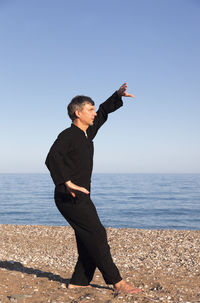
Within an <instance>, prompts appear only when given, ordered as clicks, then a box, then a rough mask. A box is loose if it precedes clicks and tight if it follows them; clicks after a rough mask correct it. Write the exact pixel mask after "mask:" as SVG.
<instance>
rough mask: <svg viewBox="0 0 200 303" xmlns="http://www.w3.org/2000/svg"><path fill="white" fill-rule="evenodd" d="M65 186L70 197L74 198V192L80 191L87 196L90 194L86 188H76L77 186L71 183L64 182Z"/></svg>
mask: <svg viewBox="0 0 200 303" xmlns="http://www.w3.org/2000/svg"><path fill="white" fill-rule="evenodd" d="M65 186H66V187H67V189H68V191H69V192H70V194H71V195H72V197H76V194H75V192H74V191H76V190H78V191H81V192H82V193H85V194H87V195H88V194H89V193H90V192H89V191H88V190H87V189H86V188H84V187H81V186H78V185H76V184H74V183H72V182H71V181H67V182H65Z"/></svg>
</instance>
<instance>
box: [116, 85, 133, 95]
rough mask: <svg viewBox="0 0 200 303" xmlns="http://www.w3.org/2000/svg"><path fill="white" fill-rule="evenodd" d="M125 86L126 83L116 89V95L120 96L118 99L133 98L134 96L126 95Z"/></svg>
mask: <svg viewBox="0 0 200 303" xmlns="http://www.w3.org/2000/svg"><path fill="white" fill-rule="evenodd" d="M127 87H128V86H127V84H126V83H124V84H123V85H122V86H121V87H120V88H119V89H118V91H117V93H118V95H119V96H120V97H131V98H134V97H135V96H134V95H132V94H128V93H127V91H126V90H127Z"/></svg>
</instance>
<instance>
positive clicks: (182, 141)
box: [0, 0, 200, 173]
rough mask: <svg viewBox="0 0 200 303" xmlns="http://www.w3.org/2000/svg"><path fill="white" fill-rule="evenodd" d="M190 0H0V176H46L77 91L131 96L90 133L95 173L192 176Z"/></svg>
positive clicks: (195, 64)
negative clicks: (121, 89)
mask: <svg viewBox="0 0 200 303" xmlns="http://www.w3.org/2000/svg"><path fill="white" fill-rule="evenodd" d="M199 16H200V1H199V0H165V1H164V0H163V1H161V0H109V1H105V0H101V1H95V0H84V1H82V0H73V1H68V0H29V1H27V0H4V1H3V0H0V102H1V111H0V112H1V114H0V133H1V136H0V138H1V149H0V172H2V173H7V172H8V173H9V172H17V173H18V172H21V173H26V172H47V170H46V167H45V165H44V161H45V157H46V154H47V152H48V150H49V148H50V146H51V145H52V143H53V141H54V140H55V139H56V137H57V135H58V133H60V132H61V131H62V130H63V129H65V128H67V127H68V126H69V125H70V123H71V122H70V120H69V118H68V117H67V112H66V107H67V104H68V102H70V100H71V99H72V97H74V96H75V95H77V94H85V95H89V96H91V97H92V98H93V99H94V100H95V102H96V107H97V108H98V105H99V104H100V103H101V102H102V101H104V100H105V99H106V98H107V97H109V96H110V95H111V94H112V93H113V92H114V91H115V90H116V89H118V88H119V86H120V85H121V84H122V83H124V82H127V83H128V91H129V92H130V93H133V94H134V95H135V99H134V100H132V99H130V98H129V99H124V106H123V107H122V108H121V109H119V110H118V111H117V112H115V113H113V114H111V115H110V117H109V120H108V122H107V123H106V124H105V125H104V126H103V127H102V129H101V130H100V132H99V135H98V136H97V137H96V139H95V158H94V160H95V165H94V172H129V173H200V135H199V132H200V97H199V91H200V88H199V87H200V17H199Z"/></svg>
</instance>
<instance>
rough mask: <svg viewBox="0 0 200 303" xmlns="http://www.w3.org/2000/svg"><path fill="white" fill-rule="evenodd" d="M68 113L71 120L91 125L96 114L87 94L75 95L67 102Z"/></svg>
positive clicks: (92, 102)
mask: <svg viewBox="0 0 200 303" xmlns="http://www.w3.org/2000/svg"><path fill="white" fill-rule="evenodd" d="M67 110H68V115H69V117H70V119H71V120H72V122H74V121H75V120H77V119H78V120H80V122H81V123H83V124H86V125H88V126H89V125H92V124H93V121H94V118H95V116H96V112H95V106H94V101H93V100H92V99H91V98H90V97H87V96H76V97H74V98H73V99H72V100H71V102H70V103H69V105H68V107H67Z"/></svg>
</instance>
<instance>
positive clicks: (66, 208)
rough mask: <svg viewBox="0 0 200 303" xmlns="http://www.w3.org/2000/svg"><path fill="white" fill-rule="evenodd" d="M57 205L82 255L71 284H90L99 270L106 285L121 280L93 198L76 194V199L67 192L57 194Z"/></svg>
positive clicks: (79, 257)
mask: <svg viewBox="0 0 200 303" xmlns="http://www.w3.org/2000/svg"><path fill="white" fill-rule="evenodd" d="M55 203H56V206H57V208H58V210H59V211H60V212H61V214H62V215H63V216H64V218H65V219H66V220H67V221H68V222H69V224H70V225H71V226H72V228H73V229H74V231H75V236H76V242H77V249H78V255H79V256H78V261H77V263H76V266H75V269H74V273H73V275H72V278H71V282H70V283H71V284H74V285H84V286H85V285H88V284H89V283H90V282H91V280H92V278H93V275H94V272H95V269H96V267H97V268H98V269H99V270H100V272H101V273H102V275H103V278H104V280H105V282H106V283H107V284H115V283H117V282H119V281H121V280H122V278H121V276H120V273H119V271H118V269H117V267H116V265H115V264H114V263H113V260H112V257H111V254H110V247H109V245H108V241H107V235H106V230H105V228H104V227H103V225H102V224H101V222H100V219H99V217H98V214H97V211H96V208H95V206H94V204H93V202H92V201H91V199H90V196H89V195H87V194H84V193H81V192H76V197H75V198H73V197H72V196H71V194H69V193H68V192H65V193H62V192H57V191H55Z"/></svg>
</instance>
